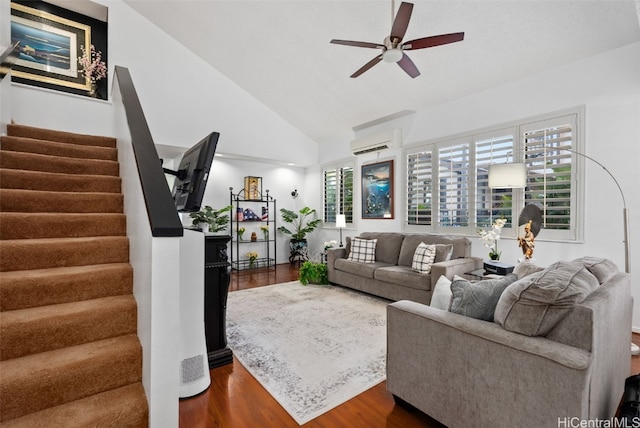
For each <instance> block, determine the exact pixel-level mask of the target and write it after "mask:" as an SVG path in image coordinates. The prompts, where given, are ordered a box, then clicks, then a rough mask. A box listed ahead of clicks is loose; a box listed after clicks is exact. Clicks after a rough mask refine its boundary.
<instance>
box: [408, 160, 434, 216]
mask: <svg viewBox="0 0 640 428" xmlns="http://www.w3.org/2000/svg"><path fill="white" fill-rule="evenodd" d="M432 168H433V166H432V154H431V151H421V152H418V153H409V154H408V155H407V224H416V225H431V209H432V205H431V202H432V180H433V177H432V174H433V171H432Z"/></svg>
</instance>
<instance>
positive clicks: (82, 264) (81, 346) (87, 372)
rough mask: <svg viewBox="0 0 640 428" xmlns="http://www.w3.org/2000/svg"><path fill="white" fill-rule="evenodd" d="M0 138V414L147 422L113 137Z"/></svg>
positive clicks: (62, 423) (68, 421)
mask: <svg viewBox="0 0 640 428" xmlns="http://www.w3.org/2000/svg"><path fill="white" fill-rule="evenodd" d="M7 134H8V135H7V136H2V137H1V140H0V426H1V427H2V428H9V427H30V428H32V427H45V426H46V427H65V428H69V427H107V426H108V427H145V426H147V419H148V416H147V414H148V406H147V399H146V397H145V392H144V389H143V387H142V383H141V379H142V348H141V346H140V341H139V339H138V336H137V334H136V325H137V320H136V317H137V315H136V302H135V300H134V297H133V294H132V292H133V291H132V289H133V270H132V267H131V265H130V264H129V241H128V239H127V236H126V226H125V221H126V220H125V216H124V214H123V195H122V194H121V190H120V178H119V168H118V162H117V151H116V148H115V147H116V145H115V139H113V138H107V137H97V136H87V135H79V134H71V133H64V132H57V131H48V130H42V129H38V128H32V127H27V126H21V125H14V124H12V125H8V126H7Z"/></svg>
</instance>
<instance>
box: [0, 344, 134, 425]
mask: <svg viewBox="0 0 640 428" xmlns="http://www.w3.org/2000/svg"><path fill="white" fill-rule="evenodd" d="M141 378H142V348H141V346H140V342H139V341H138V337H137V336H136V335H133V334H132V335H127V336H120V337H116V338H111V339H105V340H101V341H98V342H91V343H86V344H83V345H76V346H72V347H69V348H64V349H57V350H55V351H48V352H42V353H39V354H33V355H28V356H26V357H21V358H14V359H12V360H7V361H3V362H2V371H0V396H1V397H2V400H1V401H0V421H5V420H10V419H14V418H18V417H20V416H24V415H27V414H29V413H34V412H39V411H41V410H44V409H48V408H51V407H54V406H60V405H62V404H65V403H69V402H72V401H75V400H80V399H82V398H85V397H88V396H90V395H93V394H99V393H101V392H105V391H109V390H112V389H114V388H120V387H123V386H125V385H129V384H132V383H137V382H140V380H141Z"/></svg>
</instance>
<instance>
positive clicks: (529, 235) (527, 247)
mask: <svg viewBox="0 0 640 428" xmlns="http://www.w3.org/2000/svg"><path fill="white" fill-rule="evenodd" d="M535 238H536V237H535V236H534V235H533V232H532V231H531V220H529V221H528V222H527V223H525V225H524V237H523V238H521V237H518V246H519V247H521V248H522V254H523V255H524V258H525V259H527V260H528V259H530V258H531V256H532V255H533V248H534V247H535V246H536V244H535V242H534V241H535Z"/></svg>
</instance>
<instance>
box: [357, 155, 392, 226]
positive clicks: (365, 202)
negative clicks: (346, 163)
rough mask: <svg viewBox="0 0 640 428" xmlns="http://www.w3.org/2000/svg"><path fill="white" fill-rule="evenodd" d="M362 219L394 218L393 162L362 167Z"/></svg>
mask: <svg viewBox="0 0 640 428" xmlns="http://www.w3.org/2000/svg"><path fill="white" fill-rule="evenodd" d="M362 218H363V219H392V218H393V160H388V161H384V162H378V163H373V164H368V165H362Z"/></svg>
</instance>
